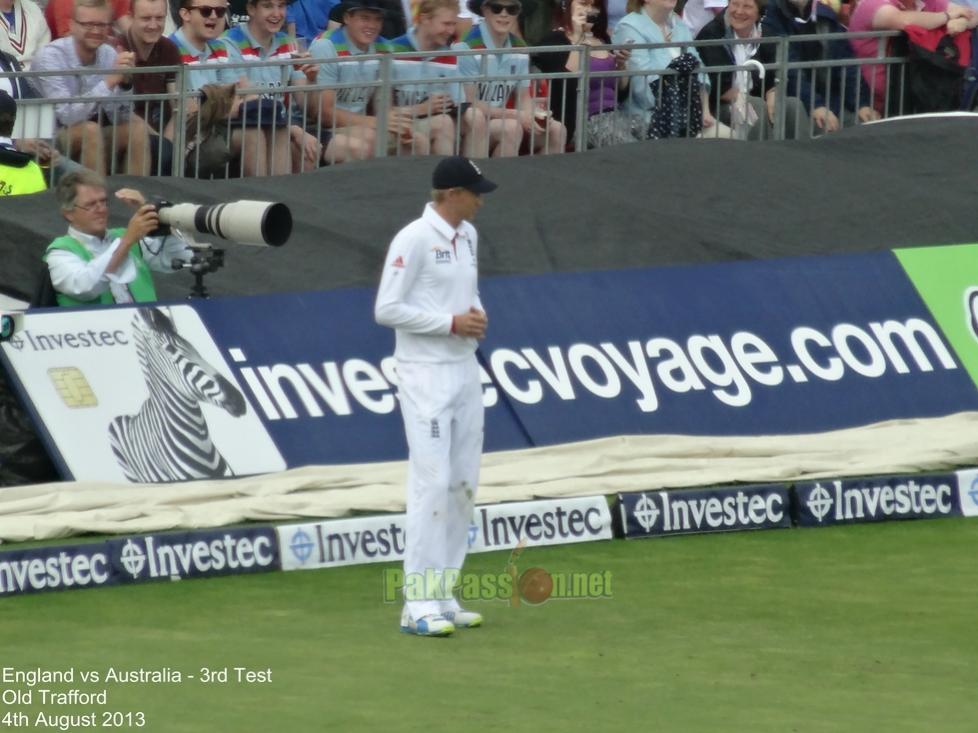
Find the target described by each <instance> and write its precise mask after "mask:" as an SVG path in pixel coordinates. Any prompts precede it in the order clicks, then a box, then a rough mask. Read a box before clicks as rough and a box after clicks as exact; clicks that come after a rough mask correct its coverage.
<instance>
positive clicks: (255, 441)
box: [3, 305, 286, 483]
mask: <svg viewBox="0 0 978 733" xmlns="http://www.w3.org/2000/svg"><path fill="white" fill-rule="evenodd" d="M139 310H140V309H139V308H105V309H102V310H98V309H96V310H84V311H80V310H67V309H65V310H61V311H49V312H42V313H28V314H26V315H25V317H24V326H23V328H22V329H21V330H20V331H18V332H17V333H15V334H14V336H13V338H12V339H11V340H10V341H8V342H5V343H4V344H3V351H4V354H5V356H6V357H7V359H9V361H10V364H11V366H12V367H13V369H14V371H15V372H16V375H17V378H18V379H19V380H20V382H21V384H22V385H23V386H24V389H25V390H26V392H27V396H28V399H29V400H30V402H32V403H33V405H34V408H35V409H36V410H37V413H38V415H39V417H40V419H41V421H42V422H43V424H44V428H45V430H46V431H47V432H48V434H49V435H50V437H51V440H52V442H53V443H54V445H55V446H56V447H57V450H58V452H59V453H60V454H61V458H62V460H63V461H64V463H65V465H66V466H67V468H68V470H69V471H70V474H71V478H74V479H75V480H79V481H109V482H120V483H127V482H129V479H127V477H126V474H125V473H124V472H123V468H122V466H121V465H120V461H119V460H117V458H116V456H115V454H114V453H113V451H112V447H111V444H110V437H109V427H110V424H112V423H113V421H114V420H115V419H116V418H118V417H121V416H127V415H134V414H136V413H138V412H140V410H141V409H142V408H143V405H144V403H145V402H146V401H147V399H148V398H149V387H148V383H147V379H146V378H144V374H143V368H142V367H141V365H140V360H139V355H138V353H137V345H136V338H135V332H136V328H137V325H136V324H137V322H138V318H139V316H138V311H139ZM158 311H159V312H160V313H161V314H162V315H161V316H160V317H159V322H160V323H164V324H167V323H169V324H172V328H173V329H175V331H176V333H177V334H178V336H179V337H180V338H181V339H182V341H181V343H183V344H185V345H189V346H188V348H186V349H185V350H184V351H185V353H186V354H187V355H191V356H188V358H189V359H191V360H193V361H195V362H197V363H200V364H201V366H202V368H203V369H202V370H200V371H203V370H210V371H216V372H217V374H219V375H221V376H223V377H224V378H225V379H227V380H228V381H230V382H231V384H232V385H234V386H235V387H237V389H238V392H240V393H241V397H242V398H243V399H244V400H245V404H246V408H245V411H244V414H241V415H239V416H237V417H235V416H233V415H232V414H230V412H228V411H227V410H225V409H224V408H222V407H220V406H217V405H214V404H205V403H200V409H201V412H202V413H203V417H204V420H205V422H206V427H207V432H208V434H209V438H210V440H211V441H212V442H213V445H214V447H215V448H216V449H217V451H219V453H220V454H221V455H223V457H224V459H225V461H226V462H227V465H228V467H229V469H230V471H231V472H232V473H233V475H236V476H244V475H250V474H259V473H268V472H272V471H282V470H284V469H285V468H286V466H285V461H284V460H283V458H282V456H281V454H280V453H279V451H278V448H276V446H275V444H274V442H273V441H272V439H271V437H270V436H269V435H268V432H267V431H266V430H265V427H264V425H262V423H261V420H260V419H259V417H258V414H257V412H256V410H255V408H254V406H253V405H251V404H250V403H248V398H247V396H245V392H244V391H243V390H242V389H241V385H240V384H238V382H237V380H236V379H235V378H234V374H233V372H232V371H231V369H230V368H229V367H228V365H227V362H226V361H225V360H224V357H223V356H222V355H221V352H220V350H219V349H218V347H217V345H216V344H215V343H214V339H213V338H212V337H211V335H210V333H209V332H208V331H207V328H206V327H205V326H204V324H203V322H202V321H201V320H200V317H199V316H198V315H197V313H196V312H195V311H194V310H193V308H191V307H190V306H186V305H177V306H170V307H160V308H159V309H158ZM164 318H165V319H166V320H164ZM156 350H157V351H159V349H158V348H157V349H156ZM194 352H195V353H194ZM200 371H196V372H195V374H197V375H198V376H199V374H200ZM239 404H240V403H239ZM131 443H132V444H137V443H138V441H137V440H136V439H135V438H134V439H133V440H132V441H131ZM147 452H148V451H147Z"/></svg>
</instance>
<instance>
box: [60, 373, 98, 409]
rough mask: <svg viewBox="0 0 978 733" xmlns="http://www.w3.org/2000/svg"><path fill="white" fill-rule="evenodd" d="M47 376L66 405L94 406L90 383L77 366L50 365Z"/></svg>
mask: <svg viewBox="0 0 978 733" xmlns="http://www.w3.org/2000/svg"><path fill="white" fill-rule="evenodd" d="M48 376H49V377H50V378H51V383H52V384H53V385H54V388H55V390H57V392H58V394H59V395H60V396H61V399H62V401H63V402H64V403H65V405H66V406H67V407H96V406H97V405H98V399H97V398H96V397H95V393H94V392H93V391H92V385H90V384H89V383H88V380H87V379H85V375H84V374H83V373H82V370H81V369H79V368H78V367H51V368H50V369H48Z"/></svg>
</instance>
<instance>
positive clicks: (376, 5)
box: [329, 0, 387, 23]
mask: <svg viewBox="0 0 978 733" xmlns="http://www.w3.org/2000/svg"><path fill="white" fill-rule="evenodd" d="M354 10H373V11H375V12H378V13H380V14H381V15H386V14H387V6H386V5H385V4H384V3H383V2H381V0H343V2H341V3H337V4H336V5H334V6H333V8H332V10H330V11H329V19H330V20H333V21H336V22H337V23H342V22H343V16H344V15H346V14H347V13H349V12H351V11H354Z"/></svg>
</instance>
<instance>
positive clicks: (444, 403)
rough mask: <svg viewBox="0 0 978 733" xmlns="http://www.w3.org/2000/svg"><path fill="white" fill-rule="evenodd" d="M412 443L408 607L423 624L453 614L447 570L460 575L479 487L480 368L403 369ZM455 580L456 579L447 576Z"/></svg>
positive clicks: (464, 364)
mask: <svg viewBox="0 0 978 733" xmlns="http://www.w3.org/2000/svg"><path fill="white" fill-rule="evenodd" d="M397 378H398V392H399V396H400V403H401V415H402V416H403V418H404V432H405V433H406V435H407V443H408V478H407V518H406V522H405V531H406V537H405V547H404V577H405V587H404V590H405V606H406V608H407V611H408V613H409V614H410V615H411V617H412V618H413V619H414V620H415V621H417V620H418V619H420V618H422V617H423V616H427V615H428V614H432V613H442V612H445V611H455V610H457V609H458V608H459V605H458V602H457V601H456V600H455V599H454V598H453V597H452V595H451V593H450V590H451V589H450V588H447V589H446V588H445V583H444V580H445V578H446V575H445V571H452V570H454V571H461V569H462V563H463V562H464V561H465V553H466V552H467V550H468V531H469V525H470V523H471V522H472V511H473V508H474V506H475V495H476V488H477V487H478V485H479V461H480V459H481V456H482V435H483V420H484V410H483V407H482V384H481V383H480V377H479V364H478V362H477V361H476V358H475V355H474V354H473V355H472V356H471V358H468V359H465V360H463V361H456V362H448V363H437V364H428V363H420V362H401V361H399V362H398V363H397ZM448 578H449V579H451V573H449V574H448Z"/></svg>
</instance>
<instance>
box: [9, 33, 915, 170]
mask: <svg viewBox="0 0 978 733" xmlns="http://www.w3.org/2000/svg"><path fill="white" fill-rule="evenodd" d="M896 35H899V34H898V33H896V32H886V31H884V32H867V33H858V34H851V33H845V34H831V35H823V36H802V37H795V38H761V39H750V40H747V41H735V40H730V39H726V40H718V41H695V42H689V43H661V44H626V45H606V46H588V45H584V46H549V47H539V48H509V49H479V50H468V49H467V50H459V51H452V52H451V56H454V57H456V59H459V58H462V57H465V56H478V57H480V72H481V73H480V74H479V75H478V76H461V75H459V74H458V73H457V68H456V69H454V70H453V71H455V73H454V74H453V75H449V76H435V75H432V76H431V77H426V78H405V77H404V76H403V75H402V74H400V73H399V70H398V64H404V63H417V61H413V62H409V61H406V59H409V58H410V59H435V58H438V57H444V56H445V55H446V52H445V51H434V52H411V53H407V54H387V53H382V54H373V55H357V56H356V57H354V58H350V57H343V58H336V59H328V60H315V61H314V63H317V64H319V65H320V68H325V67H326V66H328V65H331V64H350V63H356V64H360V65H361V68H363V65H365V64H369V65H376V74H375V78H373V79H371V80H365V81H357V82H355V83H350V84H324V83H319V82H318V80H317V83H296V84H290V85H287V86H286V85H283V86H275V87H269V86H252V85H249V84H247V83H244V84H241V85H239V88H238V89H237V94H238V95H243V96H245V97H249V98H250V97H253V98H254V99H251V101H250V102H249V103H248V104H249V112H248V114H247V115H244V114H239V115H238V116H237V117H228V118H226V119H224V120H223V121H222V124H221V125H220V126H219V128H214V129H210V130H203V129H202V127H201V116H200V115H197V114H194V112H195V110H197V109H199V107H200V104H201V95H200V93H199V91H197V90H194V91H188V92H182V91H180V90H183V89H185V88H186V85H187V74H188V73H189V72H190V71H192V70H205V69H217V70H219V71H220V75H221V78H222V80H225V81H230V80H233V79H234V78H236V77H238V76H245V77H246V76H247V74H248V72H249V71H252V70H255V69H257V68H260V67H282V66H288V67H292V68H294V69H298V65H299V64H300V63H307V62H308V61H309V60H306V59H303V60H298V59H291V60H290V59H280V60H272V61H263V62H239V63H219V64H211V65H194V66H190V67H187V66H177V67H158V68H152V69H146V68H126V69H105V70H94V69H90V68H86V69H84V70H79V71H70V70H66V71H46V72H20V73H0V78H4V77H6V78H12V79H15V80H17V81H18V82H19V83H20V84H21V85H22V86H23V85H24V84H29V85H31V86H33V87H34V88H36V89H40V86H41V85H40V79H42V78H43V77H45V76H66V75H84V76H90V75H96V74H101V75H110V74H118V73H125V74H127V75H129V76H130V77H132V76H135V75H138V74H173V76H174V79H175V84H174V87H175V90H174V91H173V92H168V93H164V94H152V95H134V94H132V93H131V92H126V93H122V92H120V93H118V94H114V95H112V96H110V97H90V96H81V97H70V98H63V99H44V98H37V99H30V98H21V99H20V100H19V102H18V115H19V117H21V118H22V124H21V125H20V127H21V128H22V129H20V130H19V134H20V135H21V136H22V137H24V138H38V139H42V140H46V141H48V142H49V143H50V144H52V145H53V146H55V147H57V148H58V149H59V150H60V151H61V153H62V155H66V156H70V157H72V158H73V159H75V160H80V161H88V162H89V163H90V162H91V161H93V160H100V159H99V157H98V156H102V157H103V158H104V160H101V161H100V164H101V168H102V169H103V170H104V172H106V173H108V174H114V173H121V172H130V173H142V174H146V173H149V174H152V175H177V176H181V175H199V174H203V173H206V174H207V175H208V177H210V176H214V177H222V178H223V177H232V176H244V175H263V174H268V173H289V172H299V171H303V170H309V169H310V168H315V167H318V166H320V165H324V164H329V163H330V162H334V161H335V160H338V158H336V157H335V156H333V157H332V158H331V155H330V150H331V147H332V149H333V150H334V151H335V150H336V149H337V148H339V147H341V146H340V145H339V144H338V143H337V142H336V141H342V142H343V144H344V145H348V146H350V149H351V150H353V153H352V154H351V155H350V157H371V156H376V157H384V156H388V155H419V154H426V153H428V152H431V150H430V146H431V143H430V139H429V140H428V141H427V142H425V139H426V138H425V135H428V134H430V133H431V129H432V127H434V126H436V123H437V126H440V127H439V133H440V134H441V135H442V138H441V139H440V143H439V145H440V146H441V147H442V148H444V147H445V146H446V145H449V144H450V147H451V150H452V151H454V152H458V151H462V150H463V148H464V147H465V145H466V143H467V142H471V141H467V140H466V136H467V135H478V134H482V135H485V138H486V139H485V144H484V145H481V140H480V141H477V142H480V145H481V149H480V145H469V146H468V148H466V152H467V154H471V151H472V150H475V151H476V152H475V153H474V157H483V156H484V155H488V154H489V134H488V132H485V131H482V132H480V130H482V129H483V128H481V127H479V124H476V123H478V122H480V119H481V118H480V117H479V115H480V114H481V113H480V112H479V111H478V110H477V109H475V107H474V106H471V105H470V104H469V103H468V102H469V101H470V100H471V99H472V94H473V93H474V91H475V90H476V89H477V88H478V85H480V84H481V85H483V86H488V85H490V84H491V83H493V82H506V81H509V82H512V83H514V84H515V85H516V86H517V88H519V87H525V86H526V85H529V86H530V87H531V89H533V90H534V94H535V95H536V96H535V97H534V100H533V101H534V104H535V105H538V106H540V107H542V108H546V109H551V110H554V112H555V116H556V117H557V118H563V119H565V120H567V117H568V113H569V110H570V108H571V106H572V104H571V100H570V99H569V98H568V96H567V95H566V94H565V95H564V96H559V95H560V94H561V93H562V92H563V90H564V89H565V88H566V87H565V84H566V83H567V82H573V83H576V87H577V90H576V93H575V95H576V96H575V97H574V99H573V104H574V107H575V112H574V119H573V122H574V137H573V139H572V140H568V148H569V149H574V150H583V149H585V148H586V145H587V143H586V139H587V124H588V118H589V115H588V108H589V103H590V101H591V95H592V94H595V93H598V94H601V93H603V91H604V90H603V87H604V86H605V85H614V86H615V88H616V95H615V96H616V97H617V96H618V95H617V87H618V86H619V84H623V83H624V82H625V81H626V80H627V83H628V84H629V85H630V86H633V85H636V84H651V86H650V87H649V88H650V89H651V90H652V96H653V97H659V96H661V93H662V89H663V85H664V84H665V83H666V80H667V79H669V78H670V77H674V76H676V75H677V72H676V71H674V70H673V69H670V68H663V69H625V70H621V71H618V70H615V71H593V70H592V69H591V64H590V63H589V61H590V56H591V54H593V53H596V52H612V51H616V50H623V49H624V50H629V51H633V52H634V51H636V50H643V49H648V50H656V49H677V48H678V49H679V51H680V52H681V51H685V50H688V49H690V48H704V47H707V46H716V45H732V44H737V43H751V44H754V45H757V46H768V47H773V53H770V52H768V53H766V54H765V57H766V58H771V57H773V59H774V61H773V63H769V64H768V65H767V66H766V67H765V69H764V70H765V74H764V75H762V86H761V90H760V97H761V98H762V99H763V100H764V101H765V102H766V98H767V97H768V96H769V93H770V94H771V101H772V105H771V108H772V112H773V115H772V119H770V120H769V122H765V123H763V126H762V129H761V130H760V131H759V134H758V135H756V137H758V138H759V139H773V140H781V139H784V138H785V137H786V136H794V135H795V134H797V133H798V131H797V130H795V131H788V130H786V114H787V113H790V111H791V109H790V108H791V107H792V106H794V107H798V105H799V103H800V105H801V109H802V110H803V112H805V113H808V116H807V123H806V126H807V127H806V129H803V130H801V133H800V134H802V135H809V134H818V133H819V132H820V130H819V128H818V126H817V123H816V120H814V119H813V118H812V116H811V114H810V113H811V112H812V110H813V109H814V108H815V107H816V104H817V101H816V100H817V98H816V96H815V93H814V89H815V87H819V96H820V98H822V99H823V100H824V105H825V106H827V107H829V108H831V109H837V110H838V109H842V108H843V107H844V105H843V104H841V103H842V102H843V101H844V100H846V99H847V98H848V99H850V100H852V99H855V100H856V108H857V109H858V108H861V107H873V106H874V101H876V100H874V97H876V96H877V90H876V89H873V88H872V87H869V88H868V91H867V87H866V85H864V82H863V79H862V73H861V70H862V68H863V67H866V66H876V65H881V66H883V67H885V70H886V75H885V78H886V79H887V89H885V90H883V93H882V95H879V97H881V98H882V100H883V101H882V110H881V111H882V113H883V114H884V115H886V114H891V115H892V114H900V113H901V112H902V110H903V109H904V100H903V98H902V93H901V96H900V97H899V98H898V99H891V98H890V95H891V89H896V90H900V89H902V86H903V85H902V84H891V83H890V82H891V81H894V80H896V81H900V80H902V76H903V74H904V68H905V59H903V58H900V57H891V56H888V55H887V47H888V40H889V38H891V37H893V36H896ZM867 37H869V38H876V39H878V44H877V54H876V56H874V57H872V58H850V59H839V60H826V61H818V62H791V61H789V59H790V57H791V46H792V44H794V43H813V42H816V43H822V44H826V43H830V42H833V41H846V42H848V41H850V40H852V39H858V38H867ZM568 51H576V52H580V53H581V54H582V59H581V63H580V65H579V70H578V71H573V72H572V71H563V72H559V73H543V72H540V71H538V70H535V69H534V68H533V66H532V65H531V66H530V71H529V72H528V73H524V74H507V75H495V76H493V75H491V74H490V73H489V58H490V57H491V56H493V55H495V54H506V55H518V54H528V55H530V56H531V57H538V58H539V57H540V55H542V54H547V53H561V54H562V53H567V52H568ZM756 67H757V64H756V63H755V62H753V61H749V62H747V64H745V65H734V64H731V65H728V66H712V67H702V68H701V69H700V70H699V71H700V72H703V73H704V74H708V75H709V76H710V77H712V78H714V79H718V78H720V77H719V75H720V74H737V73H741V72H751V71H754V70H756ZM853 71H854V72H855V73H854V74H853V73H852V72H853ZM286 76H289V74H286V73H283V77H286ZM806 77H807V78H808V79H810V80H811V81H813V82H814V83H810V84H808V85H805V86H808V88H809V89H810V90H812V91H811V92H810V94H809V97H808V98H807V99H805V98H802V99H799V98H798V95H799V94H800V92H799V90H798V87H799V86H802V84H801V83H800V81H799V80H803V79H805V78H806ZM303 81H306V80H303ZM687 83H690V85H691V78H690V79H688V80H687ZM432 84H436V85H438V88H440V89H442V90H446V91H447V93H449V94H450V95H451V97H452V99H453V100H454V101H455V105H454V107H452V108H451V110H450V112H449V114H448V121H444V120H441V119H440V115H439V114H438V113H437V112H436V111H435V110H433V109H431V108H430V106H429V108H428V109H427V110H426V109H425V108H424V105H423V104H422V105H421V107H419V108H417V109H415V110H414V111H413V113H412V115H411V116H410V120H409V123H410V125H409V133H412V132H413V131H415V130H416V131H417V133H416V134H413V136H412V134H407V135H406V136H404V135H401V136H392V135H390V134H387V131H388V129H389V127H390V123H391V120H392V119H393V116H394V111H395V107H394V106H393V101H392V99H393V97H392V92H393V91H394V90H395V88H397V89H399V90H401V92H402V93H403V92H404V91H405V90H407V91H408V92H410V91H411V89H412V87H417V88H418V90H419V91H420V92H421V94H420V95H419V96H424V95H423V92H424V90H425V89H426V88H428V87H429V85H432ZM852 84H857V88H856V89H855V90H852V89H851V85H852ZM544 88H545V89H546V90H545V91H543V89H544ZM356 89H362V90H364V94H365V96H367V97H369V98H370V99H371V100H372V101H371V108H370V114H371V115H372V116H373V117H374V118H375V123H374V128H373V132H372V133H369V134H368V131H365V130H364V131H361V130H357V129H352V128H349V127H342V126H338V125H337V124H336V120H335V116H334V117H332V118H330V117H329V116H328V114H327V112H328V110H324V106H323V104H322V101H323V98H324V95H325V93H326V92H332V93H333V95H334V96H335V97H339V96H342V92H343V91H344V90H356ZM690 89H692V86H690ZM555 90H556V93H557V95H558V97H557V98H555V96H554V95H555ZM898 93H899V92H898ZM467 94H468V95H469V97H468V98H467V96H466V95H467ZM629 94H630V92H629ZM710 95H711V101H712V104H711V106H712V107H714V108H715V109H717V110H720V109H721V108H722V107H723V105H724V104H726V102H725V101H724V100H722V99H721V97H720V89H719V88H713V89H711V90H710ZM792 99H794V101H792ZM260 100H265V101H264V102H262V101H260ZM75 103H88V104H92V105H94V107H93V114H92V115H91V116H90V118H89V119H88V120H86V121H85V122H83V123H81V124H82V125H84V126H85V130H84V132H83V133H82V132H79V131H78V130H77V129H69V128H68V127H67V126H65V125H63V124H61V123H60V122H58V120H57V118H58V117H59V116H60V115H59V112H60V111H62V110H64V109H65V107H64V106H65V105H69V104H75ZM755 104H756V101H755ZM850 106H851V105H850ZM110 107H111V111H106V110H107V109H109V108H110ZM137 111H140V112H143V113H144V114H145V116H147V117H151V118H158V119H159V123H158V124H157V127H155V128H152V127H150V126H149V125H147V124H145V122H144V121H143V120H142V117H141V116H140V115H138V114H136V112H137ZM157 111H158V112H157ZM397 111H398V114H399V115H403V110H400V109H399V110H397ZM647 111H648V110H644V111H642V112H647ZM762 111H763V110H762ZM855 113H856V109H851V110H849V111H848V112H847V113H845V114H844V115H843V116H844V117H845V119H843V120H841V122H843V123H844V124H851V123H854V122H856V121H858V120H857V118H856V117H855V116H854V115H855ZM493 114H497V115H501V117H500V118H499V119H516V118H517V117H518V112H517V111H515V110H511V111H507V112H495V113H493ZM263 115H264V117H263ZM136 117H139V121H136V120H134V118H136ZM401 119H402V120H403V116H402V117H401ZM127 121H132V124H128V125H127V124H126V122H127ZM188 121H190V122H191V124H190V126H189V128H188ZM194 121H196V123H194ZM567 121H569V120H567ZM507 124H509V125H510V126H512V125H513V124H515V123H512V122H511V123H507ZM636 124H637V126H638V127H639V128H640V127H641V125H642V124H646V125H647V121H646V120H639V121H638V122H637V123H636ZM75 127H76V128H77V126H75ZM528 127H529V132H527V133H526V137H527V138H528V139H527V140H526V141H525V142H524V151H525V152H526V153H527V154H532V153H533V150H534V149H535V148H536V147H538V146H537V145H536V143H537V142H539V141H538V140H536V139H535V138H534V136H546V135H549V134H550V132H549V131H545V130H542V129H541V128H535V127H534V126H532V125H530V126H528ZM639 132H640V134H641V132H642V131H641V130H640V131H639ZM215 135H217V136H218V138H219V139H218V141H217V143H216V144H215V143H214V142H213V141H212V143H211V145H210V147H209V148H204V147H202V145H201V144H200V143H201V142H203V141H205V140H206V139H207V138H208V137H213V136H215ZM358 135H360V136H362V140H360V143H361V144H356V145H354V144H353V143H354V142H356V141H357V136H358ZM446 136H448V137H446ZM431 139H433V138H431ZM221 140H223V141H224V143H225V144H226V145H227V146H228V147H229V150H230V151H232V152H234V153H235V155H234V157H233V159H231V160H228V161H227V162H226V163H225V164H224V165H223V166H218V167H217V168H216V169H215V167H214V165H213V161H212V162H211V164H210V170H208V171H204V170H203V166H204V161H203V160H202V155H203V154H204V153H205V151H207V150H210V151H211V152H213V151H214V150H215V149H216V148H219V147H220V141H221ZM446 141H448V142H446ZM544 142H546V140H544ZM93 145H95V146H97V149H96V150H95V151H93V150H92V149H91V146H93ZM320 145H321V146H322V150H320V149H319V146H320ZM86 146H87V147H86ZM188 150H189V154H188ZM110 151H111V152H110ZM168 151H172V153H171V154H169V155H168V154H167V153H168ZM313 152H315V156H312V155H311V153H313ZM346 152H349V151H346Z"/></svg>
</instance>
